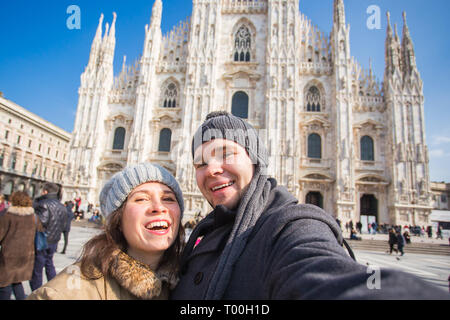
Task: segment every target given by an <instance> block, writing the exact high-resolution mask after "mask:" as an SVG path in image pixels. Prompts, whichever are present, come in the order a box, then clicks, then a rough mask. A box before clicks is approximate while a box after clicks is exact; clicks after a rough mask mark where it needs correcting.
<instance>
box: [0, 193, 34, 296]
mask: <svg viewBox="0 0 450 320" xmlns="http://www.w3.org/2000/svg"><path fill="white" fill-rule="evenodd" d="M10 200H11V202H12V206H11V207H9V208H8V209H7V211H6V213H5V215H4V216H3V217H0V246H1V249H0V300H9V299H10V298H11V294H12V293H14V296H15V298H16V300H24V299H25V291H24V289H23V286H22V282H23V281H28V280H30V279H31V276H32V272H33V265H34V237H35V233H36V222H35V215H34V209H33V207H32V204H33V202H32V200H31V198H30V197H29V196H28V195H27V194H26V193H25V192H21V191H16V192H14V193H13V194H12V195H11V198H10Z"/></svg>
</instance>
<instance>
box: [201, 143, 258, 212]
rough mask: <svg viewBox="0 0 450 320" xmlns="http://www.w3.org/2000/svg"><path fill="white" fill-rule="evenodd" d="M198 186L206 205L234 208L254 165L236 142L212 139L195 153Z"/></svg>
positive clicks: (247, 183)
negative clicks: (206, 202)
mask: <svg viewBox="0 0 450 320" xmlns="http://www.w3.org/2000/svg"><path fill="white" fill-rule="evenodd" d="M194 167H195V172H196V179H197V185H198V187H199V189H200V191H201V192H202V194H203V196H204V197H205V198H206V200H208V202H209V204H210V205H211V206H212V207H213V208H215V207H216V206H217V205H219V204H221V205H224V206H225V207H227V208H228V209H230V210H234V209H236V207H237V206H238V204H239V202H240V200H241V198H242V196H243V194H244V193H245V191H246V190H247V187H248V185H249V183H250V181H251V180H252V178H253V173H254V165H253V163H252V161H251V160H250V157H249V156H248V154H247V151H245V149H244V148H242V147H241V146H240V145H238V144H237V143H235V142H233V141H230V140H223V139H215V140H212V141H209V142H205V143H204V144H202V145H201V146H200V147H198V148H197V150H195V154H194Z"/></svg>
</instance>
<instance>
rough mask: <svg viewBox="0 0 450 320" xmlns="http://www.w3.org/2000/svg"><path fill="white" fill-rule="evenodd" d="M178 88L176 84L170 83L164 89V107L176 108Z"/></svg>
mask: <svg viewBox="0 0 450 320" xmlns="http://www.w3.org/2000/svg"><path fill="white" fill-rule="evenodd" d="M177 98H178V90H177V86H176V85H175V84H173V83H170V84H169V85H168V86H167V88H166V90H165V91H164V104H163V107H164V108H177Z"/></svg>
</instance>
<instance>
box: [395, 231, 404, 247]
mask: <svg viewBox="0 0 450 320" xmlns="http://www.w3.org/2000/svg"><path fill="white" fill-rule="evenodd" d="M404 246H405V238H403V236H402V235H401V233H399V234H398V235H397V247H399V248H403V247H404Z"/></svg>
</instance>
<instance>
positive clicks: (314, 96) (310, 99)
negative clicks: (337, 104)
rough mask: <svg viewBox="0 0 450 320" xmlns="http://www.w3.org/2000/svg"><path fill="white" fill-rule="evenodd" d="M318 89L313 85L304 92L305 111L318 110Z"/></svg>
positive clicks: (319, 107)
mask: <svg viewBox="0 0 450 320" xmlns="http://www.w3.org/2000/svg"><path fill="white" fill-rule="evenodd" d="M320 99H321V98H320V91H319V89H317V87H315V86H313V87H311V88H309V90H308V93H307V94H306V111H307V112H320V109H321V106H320Z"/></svg>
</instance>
